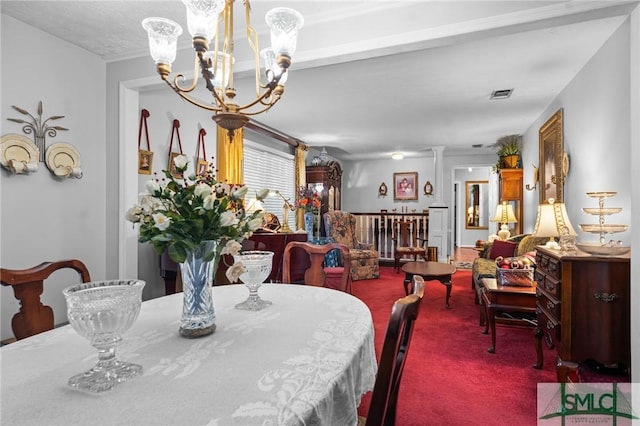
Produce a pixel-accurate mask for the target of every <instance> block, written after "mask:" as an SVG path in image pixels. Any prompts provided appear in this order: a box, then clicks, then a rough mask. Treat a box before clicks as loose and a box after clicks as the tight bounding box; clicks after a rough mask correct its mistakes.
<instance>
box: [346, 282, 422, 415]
mask: <svg viewBox="0 0 640 426" xmlns="http://www.w3.org/2000/svg"><path fill="white" fill-rule="evenodd" d="M423 296H424V279H423V278H422V277H419V276H414V277H413V293H412V294H410V295H408V296H405V297H403V298H402V299H398V300H397V301H396V302H395V303H394V304H393V309H392V310H391V317H390V318H389V323H388V325H387V332H386V334H385V336H384V342H383V343H382V352H381V353H380V361H379V362H378V374H377V375H376V382H375V384H374V386H373V394H372V395H371V402H370V405H369V411H368V413H367V417H366V418H362V417H360V418H359V419H358V425H365V426H393V425H394V424H395V419H396V405H397V402H398V390H399V389H400V380H401V379H402V373H403V371H404V364H405V361H406V360H407V353H408V351H409V343H411V336H412V334H413V327H414V325H415V321H416V318H417V317H418V311H419V308H420V302H421V301H422V297H423Z"/></svg>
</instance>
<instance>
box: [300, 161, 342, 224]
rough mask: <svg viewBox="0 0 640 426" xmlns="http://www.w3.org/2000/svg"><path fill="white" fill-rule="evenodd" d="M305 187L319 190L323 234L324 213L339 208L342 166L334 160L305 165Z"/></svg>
mask: <svg viewBox="0 0 640 426" xmlns="http://www.w3.org/2000/svg"><path fill="white" fill-rule="evenodd" d="M306 172H307V187H308V188H311V189H313V190H319V189H320V187H321V188H322V190H321V195H322V197H321V202H322V206H321V207H320V215H321V228H320V229H321V234H322V235H324V219H323V218H322V215H324V214H325V213H326V212H328V211H329V210H340V209H341V205H342V203H341V196H342V167H340V164H339V163H337V162H335V161H330V162H328V163H327V164H323V165H319V166H307V169H306Z"/></svg>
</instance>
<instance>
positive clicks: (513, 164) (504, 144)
mask: <svg viewBox="0 0 640 426" xmlns="http://www.w3.org/2000/svg"><path fill="white" fill-rule="evenodd" d="M497 142H498V143H497V146H498V151H497V154H498V157H500V160H499V161H498V164H497V168H498V169H499V168H507V169H516V168H518V163H519V160H520V153H521V152H522V137H521V136H520V135H507V136H502V137H501V138H499V139H498V141H497Z"/></svg>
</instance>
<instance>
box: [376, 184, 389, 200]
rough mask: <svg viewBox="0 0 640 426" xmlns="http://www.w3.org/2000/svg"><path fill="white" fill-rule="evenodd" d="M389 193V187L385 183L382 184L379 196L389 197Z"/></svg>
mask: <svg viewBox="0 0 640 426" xmlns="http://www.w3.org/2000/svg"><path fill="white" fill-rule="evenodd" d="M387 191H388V189H387V185H386V184H385V183H384V182H382V183H381V184H380V187H379V188H378V196H380V197H386V196H387Z"/></svg>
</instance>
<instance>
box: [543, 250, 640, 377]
mask: <svg viewBox="0 0 640 426" xmlns="http://www.w3.org/2000/svg"><path fill="white" fill-rule="evenodd" d="M536 253H537V254H536V272H535V280H536V281H537V291H536V297H537V303H536V313H537V317H538V327H537V328H536V332H535V338H536V352H537V362H536V364H534V367H535V368H541V367H542V355H543V354H542V341H543V340H544V341H545V343H546V344H547V345H548V346H549V347H555V348H556V349H557V353H558V361H559V362H560V361H569V362H573V363H579V362H583V361H585V360H587V359H593V360H595V361H597V362H600V363H602V364H605V365H609V364H619V363H624V365H625V366H627V367H628V368H630V367H631V343H630V342H631V320H630V309H631V303H630V276H631V272H630V256H629V255H626V256H622V257H605V256H593V255H589V254H586V253H583V252H578V253H577V254H575V255H561V254H560V253H559V252H558V251H556V250H549V249H546V248H544V247H538V248H537V251H536Z"/></svg>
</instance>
